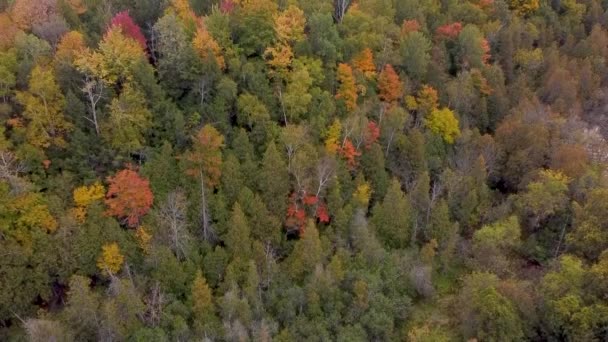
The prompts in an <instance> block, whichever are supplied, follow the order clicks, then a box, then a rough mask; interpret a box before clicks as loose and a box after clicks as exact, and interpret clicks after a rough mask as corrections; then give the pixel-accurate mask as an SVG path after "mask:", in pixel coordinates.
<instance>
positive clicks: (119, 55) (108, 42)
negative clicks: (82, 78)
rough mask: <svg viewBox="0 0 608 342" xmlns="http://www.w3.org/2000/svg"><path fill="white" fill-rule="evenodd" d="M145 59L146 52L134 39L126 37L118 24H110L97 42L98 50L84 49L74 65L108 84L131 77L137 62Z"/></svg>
mask: <svg viewBox="0 0 608 342" xmlns="http://www.w3.org/2000/svg"><path fill="white" fill-rule="evenodd" d="M145 61H146V53H145V51H144V50H143V49H142V47H141V45H140V44H139V43H138V42H137V41H136V40H134V39H132V38H129V37H126V36H125V35H124V34H122V32H121V28H120V27H119V26H112V27H110V28H109V29H108V32H106V34H105V35H104V36H103V40H102V41H101V43H99V49H98V51H92V52H91V51H86V52H84V53H82V54H80V56H79V57H78V58H77V59H76V62H75V64H76V67H77V68H78V69H79V70H80V71H82V72H84V73H86V74H88V75H92V76H94V77H97V78H99V79H101V80H102V81H104V82H105V83H106V84H108V85H114V84H115V83H116V82H118V81H128V80H131V79H132V78H133V70H134V68H135V66H136V65H137V64H138V63H142V62H145Z"/></svg>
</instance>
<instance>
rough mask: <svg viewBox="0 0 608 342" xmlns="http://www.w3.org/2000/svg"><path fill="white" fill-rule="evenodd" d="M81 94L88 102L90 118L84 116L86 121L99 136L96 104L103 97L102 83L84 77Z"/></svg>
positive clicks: (92, 78)
mask: <svg viewBox="0 0 608 342" xmlns="http://www.w3.org/2000/svg"><path fill="white" fill-rule="evenodd" d="M81 90H82V92H83V93H84V94H85V95H86V97H87V100H89V109H90V116H84V118H85V119H87V121H89V122H90V123H92V124H93V126H94V127H95V133H96V134H97V135H99V134H100V129H99V121H98V118H97V103H99V100H101V99H102V97H103V90H104V86H103V82H102V81H101V80H99V79H96V78H94V77H90V76H88V75H87V76H85V80H84V86H83V87H82V88H81Z"/></svg>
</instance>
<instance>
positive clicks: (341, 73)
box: [336, 63, 357, 111]
mask: <svg viewBox="0 0 608 342" xmlns="http://www.w3.org/2000/svg"><path fill="white" fill-rule="evenodd" d="M338 82H340V87H339V88H338V93H337V94H336V99H341V100H343V101H344V103H345V104H346V108H347V109H348V110H351V111H352V110H354V109H356V108H357V87H356V85H355V78H354V77H353V69H352V68H351V67H350V66H349V65H348V64H344V63H340V64H338Z"/></svg>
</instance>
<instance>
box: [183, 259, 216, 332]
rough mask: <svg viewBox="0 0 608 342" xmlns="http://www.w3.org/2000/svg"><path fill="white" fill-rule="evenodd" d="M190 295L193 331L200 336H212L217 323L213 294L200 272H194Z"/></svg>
mask: <svg viewBox="0 0 608 342" xmlns="http://www.w3.org/2000/svg"><path fill="white" fill-rule="evenodd" d="M190 293H191V301H192V311H193V313H194V326H195V329H196V330H197V331H198V332H199V333H200V334H201V335H202V336H209V335H211V336H213V334H214V329H216V328H217V327H216V326H215V325H217V324H218V323H219V322H217V317H216V316H215V303H214V302H213V293H212V292H211V288H210V287H209V285H208V284H207V280H206V279H205V277H204V276H203V273H202V272H201V271H200V270H199V271H197V272H196V276H195V277H194V282H193V283H192V287H191V289H190Z"/></svg>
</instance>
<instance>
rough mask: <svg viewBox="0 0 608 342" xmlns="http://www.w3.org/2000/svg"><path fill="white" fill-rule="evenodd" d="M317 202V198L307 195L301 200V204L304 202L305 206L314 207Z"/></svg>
mask: <svg viewBox="0 0 608 342" xmlns="http://www.w3.org/2000/svg"><path fill="white" fill-rule="evenodd" d="M318 201H319V198H317V196H315V195H307V196H306V197H304V200H302V202H304V204H306V205H314V204H317V202H318Z"/></svg>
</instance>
